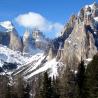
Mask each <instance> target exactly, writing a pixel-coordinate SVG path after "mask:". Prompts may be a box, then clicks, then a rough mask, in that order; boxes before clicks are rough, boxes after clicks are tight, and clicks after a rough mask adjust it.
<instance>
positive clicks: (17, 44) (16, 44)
mask: <svg viewBox="0 0 98 98" xmlns="http://www.w3.org/2000/svg"><path fill="white" fill-rule="evenodd" d="M9 48H10V49H12V50H15V51H22V50H23V44H22V40H21V38H20V37H19V35H18V33H17V31H16V30H15V29H13V30H12V31H11V32H10V43H9Z"/></svg>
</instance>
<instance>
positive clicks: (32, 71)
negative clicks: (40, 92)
mask: <svg viewBox="0 0 98 98" xmlns="http://www.w3.org/2000/svg"><path fill="white" fill-rule="evenodd" d="M61 65H62V63H61V62H57V61H56V58H53V59H52V60H48V59H47V56H45V55H44V53H37V54H35V55H33V56H32V57H31V58H29V61H28V62H27V63H26V64H24V65H23V66H21V67H20V68H19V69H17V70H16V71H15V72H14V73H13V75H14V76H15V75H17V74H20V73H21V74H22V75H23V76H24V78H25V79H26V80H28V79H31V78H32V77H33V76H35V75H38V74H40V73H43V72H45V71H48V73H49V76H50V77H53V76H54V77H56V76H58V67H61Z"/></svg>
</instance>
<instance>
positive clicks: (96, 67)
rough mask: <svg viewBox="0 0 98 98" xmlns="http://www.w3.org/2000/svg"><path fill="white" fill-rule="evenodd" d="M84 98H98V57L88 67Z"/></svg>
mask: <svg viewBox="0 0 98 98" xmlns="http://www.w3.org/2000/svg"><path fill="white" fill-rule="evenodd" d="M82 90H83V94H82V95H83V96H82V98H98V55H95V56H94V58H93V60H92V61H91V62H90V63H89V64H88V65H87V69H86V72H85V79H84V83H83V89H82Z"/></svg>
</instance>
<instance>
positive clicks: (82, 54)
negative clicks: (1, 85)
mask: <svg viewBox="0 0 98 98" xmlns="http://www.w3.org/2000/svg"><path fill="white" fill-rule="evenodd" d="M97 53H98V4H97V3H96V2H94V3H93V4H91V5H86V6H84V7H83V8H82V9H81V10H80V11H79V12H78V14H77V15H72V16H71V17H70V19H69V22H68V23H67V24H66V25H65V26H64V27H63V29H62V31H61V36H58V37H57V38H55V39H53V40H50V39H47V38H46V37H45V36H44V34H43V32H41V31H40V30H38V29H33V30H26V32H24V35H23V37H22V38H20V37H19V35H18V33H17V31H16V29H15V27H14V26H13V25H12V23H11V22H10V21H5V22H1V23H0V75H4V76H8V78H9V79H11V81H10V82H11V84H10V85H11V86H12V85H14V84H15V83H14V82H13V81H14V80H15V79H16V78H17V77H18V78H19V76H22V77H23V79H24V80H25V82H27V83H28V82H29V83H30V84H31V85H32V87H33V88H32V94H31V96H33V98H41V97H39V96H38V95H40V93H42V92H43V91H42V87H43V85H45V86H47V85H48V86H49V83H48V84H47V85H46V84H45V83H46V82H49V81H50V82H51V83H52V85H51V87H49V88H53V89H56V90H57V92H58V93H59V92H60V95H61V97H60V98H65V95H66V96H67V97H66V98H68V96H71V97H69V98H72V96H75V97H73V98H79V97H76V92H77V91H78V90H79V89H81V88H77V87H78V86H77V82H80V81H79V79H80V78H81V77H83V75H84V73H85V72H86V71H85V70H86V68H87V67H88V66H87V65H88V63H90V62H91V61H92V60H93V56H94V55H96V54H97ZM96 56H98V55H96ZM96 56H95V57H94V58H95V61H96V59H97V57H96ZM96 63H97V62H96ZM96 63H94V64H95V65H96ZM81 66H82V67H83V68H82V71H83V72H84V73H83V72H81V71H80V68H81ZM90 67H91V68H92V63H90ZM94 68H95V67H93V69H94ZM90 70H91V71H92V69H90ZM90 70H89V69H88V71H90ZM45 72H47V74H45V75H46V76H44V73H45ZM79 72H80V73H82V74H78V73H79ZM78 75H81V77H79V76H78ZM95 75H96V74H95ZM47 76H49V79H48V77H47ZM88 76H89V74H88ZM83 79H84V78H83ZM19 80H20V78H19ZM19 80H18V81H19ZM43 81H44V82H45V83H44V82H43ZM91 82H92V81H91ZM42 83H43V84H42ZM92 83H93V82H92ZM53 85H55V86H54V87H52V86H53ZM82 85H83V84H82ZM87 86H88V85H87ZM68 87H69V88H68ZM46 88H47V87H46ZM76 88H77V89H76ZM58 89H59V90H60V91H58ZM48 90H49V89H48ZM66 92H68V94H65V93H66ZM52 93H53V92H52ZM55 93H56V92H55ZM78 93H79V92H78ZM35 96H38V97H35ZM62 96H63V97H62ZM27 98H28V97H27ZM49 98H50V97H49ZM54 98H59V97H54ZM81 98H82V97H81Z"/></svg>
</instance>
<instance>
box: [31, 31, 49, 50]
mask: <svg viewBox="0 0 98 98" xmlns="http://www.w3.org/2000/svg"><path fill="white" fill-rule="evenodd" d="M32 37H33V39H34V40H35V47H36V48H39V49H41V50H46V49H47V47H48V44H49V42H48V40H47V39H46V38H45V36H44V35H43V33H42V32H41V31H40V30H36V29H35V30H34V31H33V32H32Z"/></svg>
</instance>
